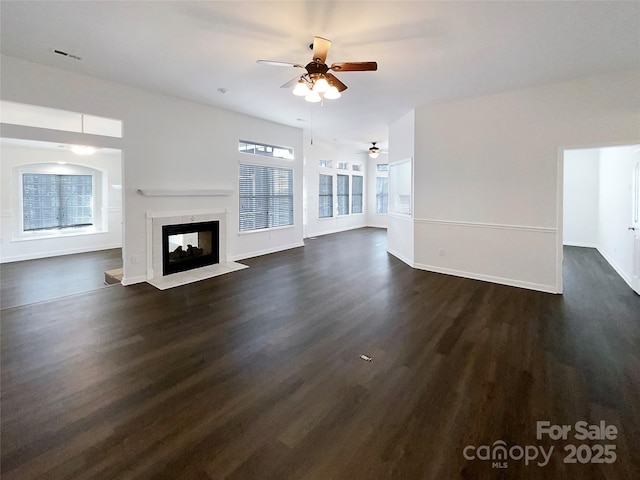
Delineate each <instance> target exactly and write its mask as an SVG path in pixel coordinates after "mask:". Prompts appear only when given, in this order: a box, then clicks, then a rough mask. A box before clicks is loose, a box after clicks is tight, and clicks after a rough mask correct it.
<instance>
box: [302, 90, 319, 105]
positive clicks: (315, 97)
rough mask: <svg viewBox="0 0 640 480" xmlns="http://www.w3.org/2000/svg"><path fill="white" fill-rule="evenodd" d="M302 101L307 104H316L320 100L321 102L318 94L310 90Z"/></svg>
mask: <svg viewBox="0 0 640 480" xmlns="http://www.w3.org/2000/svg"><path fill="white" fill-rule="evenodd" d="M304 99H305V100H306V101H307V102H311V103H318V102H319V101H320V100H322V97H320V94H319V93H318V92H316V91H315V90H311V91H310V92H309V94H308V95H307V96H306V97H304Z"/></svg>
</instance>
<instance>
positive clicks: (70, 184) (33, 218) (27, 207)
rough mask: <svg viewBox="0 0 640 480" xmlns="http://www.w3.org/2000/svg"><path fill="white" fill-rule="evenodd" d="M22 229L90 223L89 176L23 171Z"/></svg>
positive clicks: (44, 228) (45, 228) (53, 227)
mask: <svg viewBox="0 0 640 480" xmlns="http://www.w3.org/2000/svg"><path fill="white" fill-rule="evenodd" d="M22 225H23V227H22V229H23V231H25V232H28V231H33V230H50V229H60V228H73V227H83V226H88V225H93V177H92V176H91V175H51V174H41V173H23V174H22Z"/></svg>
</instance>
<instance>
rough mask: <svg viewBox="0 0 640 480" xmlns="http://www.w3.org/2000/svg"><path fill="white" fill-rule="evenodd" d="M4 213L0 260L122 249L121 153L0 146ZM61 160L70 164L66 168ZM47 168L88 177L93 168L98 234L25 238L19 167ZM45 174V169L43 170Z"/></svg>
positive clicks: (47, 169)
mask: <svg viewBox="0 0 640 480" xmlns="http://www.w3.org/2000/svg"><path fill="white" fill-rule="evenodd" d="M0 154H1V157H2V162H1V164H0V175H1V177H0V184H1V187H2V194H1V195H0V211H1V212H2V238H1V239H0V245H1V250H0V261H1V262H3V263H4V262H12V261H18V260H27V259H32V258H42V257H52V256H56V255H67V254H70V253H80V252H89V251H95V250H104V249H108V248H118V247H120V246H122V191H121V190H118V189H117V188H114V187H113V186H112V185H121V184H122V175H121V172H122V162H121V158H120V152H117V151H116V152H113V153H108V154H105V153H97V154H95V155H92V156H87V157H79V156H78V155H75V154H73V153H71V151H70V150H69V149H58V150H54V149H52V148H38V147H35V146H25V145H21V144H7V143H6V142H4V141H3V142H2V144H1V145H0ZM58 162H65V164H64V165H60V164H58ZM27 165H32V166H35V167H34V168H38V169H45V170H46V173H70V174H73V173H76V174H77V173H86V172H85V171H81V170H82V169H83V168H87V167H88V168H90V169H92V171H93V172H94V173H95V175H96V185H95V191H94V196H95V197H96V200H97V202H96V205H95V206H96V209H95V211H94V220H95V226H94V227H92V228H91V229H90V230H94V232H93V233H90V234H87V235H76V234H74V233H73V232H68V233H66V234H64V236H60V237H56V238H43V237H41V236H39V235H36V234H22V232H21V230H20V216H21V210H20V199H19V192H20V190H19V188H18V186H17V185H18V182H19V169H20V168H28V167H25V166H27ZM42 172H43V173H45V171H44V170H42Z"/></svg>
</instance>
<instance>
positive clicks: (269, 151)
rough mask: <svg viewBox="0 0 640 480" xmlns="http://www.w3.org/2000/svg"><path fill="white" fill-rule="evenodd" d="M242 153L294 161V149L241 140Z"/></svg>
mask: <svg viewBox="0 0 640 480" xmlns="http://www.w3.org/2000/svg"><path fill="white" fill-rule="evenodd" d="M238 150H239V151H240V153H250V154H252V155H264V156H265V157H277V158H286V159H288V160H292V159H293V148H289V147H278V146H276V145H267V144H266V143H256V142H249V141H246V140H240V141H239V142H238Z"/></svg>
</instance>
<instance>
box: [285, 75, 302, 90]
mask: <svg viewBox="0 0 640 480" xmlns="http://www.w3.org/2000/svg"><path fill="white" fill-rule="evenodd" d="M298 80H300V75H298V76H296V77H293V78H292V79H291V80H289V81H288V82H287V83H285V84H284V85H281V86H280V88H289V87H293V86H294V85H295V84H296V83H298Z"/></svg>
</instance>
